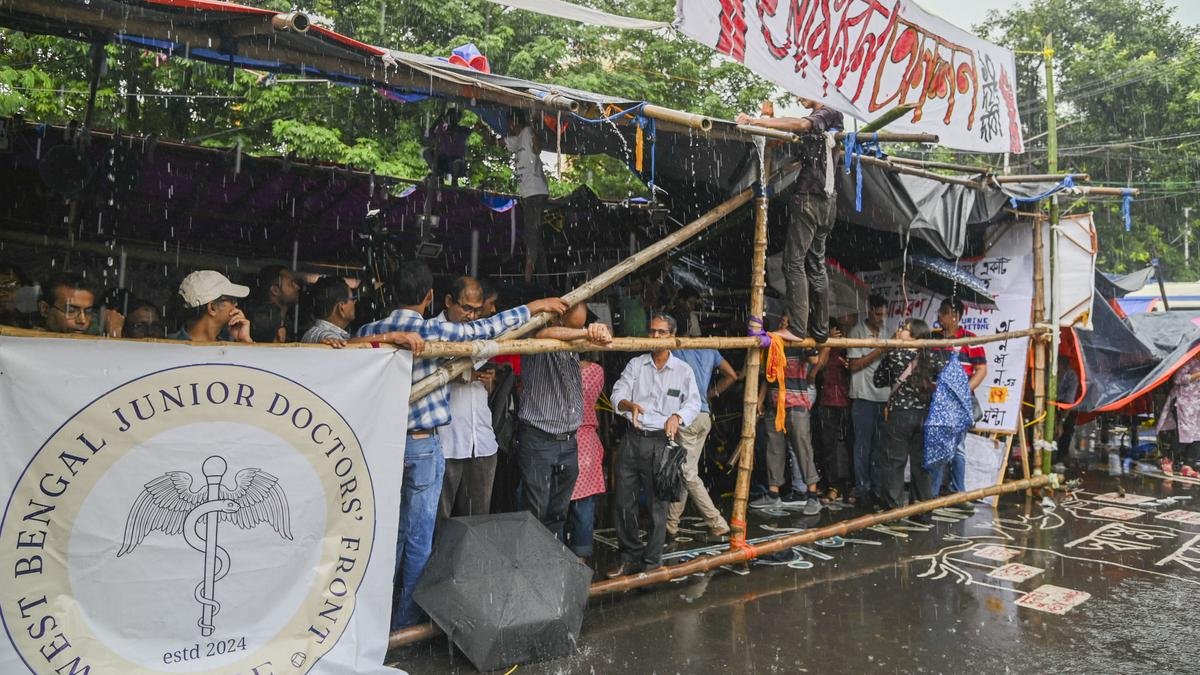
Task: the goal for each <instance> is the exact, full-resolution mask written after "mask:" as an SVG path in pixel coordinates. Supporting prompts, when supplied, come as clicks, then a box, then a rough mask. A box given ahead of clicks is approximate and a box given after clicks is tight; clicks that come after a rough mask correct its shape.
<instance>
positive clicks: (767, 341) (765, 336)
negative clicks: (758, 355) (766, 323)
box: [746, 314, 771, 349]
mask: <svg viewBox="0 0 1200 675" xmlns="http://www.w3.org/2000/svg"><path fill="white" fill-rule="evenodd" d="M746 335H749V336H750V337H756V338H758V341H759V344H760V345H761V346H762V348H763V349H767V348H768V347H770V346H771V334H770V333H768V332H767V331H765V330H763V318H762V317H761V316H754V315H753V314H751V315H750V318H748V319H746Z"/></svg>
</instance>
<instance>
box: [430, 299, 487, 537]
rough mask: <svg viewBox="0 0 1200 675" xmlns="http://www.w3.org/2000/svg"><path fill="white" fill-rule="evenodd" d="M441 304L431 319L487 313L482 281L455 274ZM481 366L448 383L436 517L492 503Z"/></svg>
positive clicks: (482, 510) (477, 511)
mask: <svg viewBox="0 0 1200 675" xmlns="http://www.w3.org/2000/svg"><path fill="white" fill-rule="evenodd" d="M442 304H443V309H442V312H441V313H440V314H438V315H437V317H436V318H435V319H434V321H446V322H450V323H454V324H465V323H469V322H471V321H475V320H476V319H482V318H484V317H485V316H490V314H488V313H487V308H486V307H485V304H486V299H485V297H484V290H483V285H482V284H480V283H479V281H478V280H477V279H475V278H474V277H470V276H462V277H458V278H457V279H455V280H454V281H453V282H452V283H451V284H450V289H449V291H448V292H447V293H446V294H445V296H444V298H443V301H442ZM483 365H484V364H483V363H477V364H475V366H476V367H475V369H473V370H471V371H468V372H466V373H464V374H463V375H462V377H461V378H459V379H456V380H454V381H452V382H450V384H449V385H448V388H449V390H450V423H449V424H448V425H446V428H445V432H444V433H443V434H442V455H443V456H444V457H445V458H446V470H445V473H444V474H443V475H442V495H441V498H440V501H439V502H438V517H439V518H443V519H444V518H450V517H458V516H477V515H483V514H486V513H488V512H489V511H490V508H491V504H492V486H493V484H494V483H495V480H496V462H497V456H496V455H497V452H498V451H499V443H498V442H497V440H496V430H495V429H494V428H493V427H492V409H491V408H490V407H489V406H488V392H487V388H486V387H485V385H484V382H483V379H484V377H487V376H484V375H483V373H482V371H480V370H479V368H481V367H482V366H483ZM489 372H490V371H489Z"/></svg>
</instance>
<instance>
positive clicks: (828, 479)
mask: <svg viewBox="0 0 1200 675" xmlns="http://www.w3.org/2000/svg"><path fill="white" fill-rule="evenodd" d="M0 272H4V270H0ZM247 282H248V283H247V284H238V283H234V282H233V281H231V280H230V279H229V278H227V277H226V276H225V275H223V274H221V273H220V272H217V271H214V270H199V271H195V272H192V273H191V274H188V275H187V276H186V277H184V278H183V280H182V281H181V282H180V284H179V287H178V292H177V294H176V297H175V298H174V300H173V303H172V304H173V305H177V306H176V307H174V308H173V309H172V310H171V311H169V312H168V313H169V314H170V315H171V316H172V317H173V323H171V325H168V322H166V321H164V320H163V312H162V311H161V310H160V308H158V307H157V306H155V305H154V304H152V303H149V302H145V301H142V300H139V299H137V298H134V297H132V296H130V295H129V294H127V293H125V294H122V293H116V294H114V293H109V294H106V295H105V296H103V297H100V295H99V294H98V292H97V291H96V290H95V289H94V288H92V287H91V286H90V285H89V284H88V282H87V281H85V280H84V279H83V278H81V277H78V276H72V275H69V274H57V275H54V276H52V277H51V278H49V279H47V280H46V281H45V282H44V283H42V284H40V288H39V296H38V301H37V316H38V317H39V320H40V321H39V325H40V328H42V329H43V330H46V331H52V332H59V333H87V332H92V333H98V334H104V335H108V336H113V337H134V338H137V337H159V338H164V337H165V338H174V339H178V340H190V341H194V342H213V341H241V342H260V341H263V342H288V341H300V342H306V343H322V344H325V345H328V346H330V347H335V348H340V347H343V346H345V345H347V344H350V343H354V342H373V343H390V344H394V345H395V346H396V347H398V348H402V349H408V350H411V351H412V352H413V353H414V354H419V353H420V352H421V351H422V350H423V348H424V345H425V342H426V341H430V340H439V341H471V340H484V339H491V338H494V337H496V336H498V335H500V334H501V333H503V332H505V331H508V330H510V329H513V328H516V327H518V326H521V325H523V324H524V323H525V322H527V321H529V320H530V318H531V317H532V316H534V315H537V314H538V313H541V312H547V313H549V314H551V315H553V316H554V317H555V319H554V320H553V321H552V322H551V324H550V325H548V326H546V327H544V328H542V329H541V330H540V331H539V332H538V333H537V337H541V338H553V339H559V340H568V341H570V340H584V341H587V342H588V343H591V344H592V345H595V346H596V347H598V348H602V347H604V346H607V345H608V344H609V343H611V341H612V339H613V332H612V328H611V327H610V326H608V325H606V324H604V323H601V322H599V321H596V320H590V319H592V318H593V317H590V316H589V311H588V308H587V306H586V305H585V304H578V305H575V306H572V307H568V306H567V305H566V303H564V302H563V301H562V300H561V299H559V298H554V297H548V298H541V299H538V300H533V301H531V302H528V303H526V304H523V305H518V306H515V307H512V308H509V309H504V310H499V309H498V302H499V293H498V292H497V290H496V289H495V288H493V287H492V286H491V285H490V284H489V283H487V282H486V281H481V280H478V279H474V278H472V277H459V278H457V279H454V280H453V281H452V282H451V283H450V284H449V286H448V288H446V290H445V293H444V294H443V295H442V297H441V298H440V299H439V300H440V301H439V302H438V303H437V304H438V305H439V306H440V307H441V311H440V312H439V313H437V314H436V315H433V316H430V315H431V314H432V312H431V308H432V307H433V306H434V304H435V292H434V278H433V275H432V273H431V271H430V270H429V268H428V267H427V266H426V265H425V264H424V263H422V262H419V261H412V262H407V263H405V264H403V265H401V266H400V267H399V269H398V272H397V273H396V275H395V276H394V278H392V279H388V280H387V286H388V288H389V290H390V294H391V297H392V298H394V301H395V307H393V308H391V311H390V313H389V314H387V315H386V316H383V317H382V318H379V319H378V320H368V319H370V318H373V317H362V316H360V315H359V313H358V311H357V301H358V298H359V292H360V290H362V289H357V288H355V287H352V283H349V282H348V281H347V280H346V279H344V278H341V277H333V276H330V277H321V278H318V279H316V280H315V281H313V282H312V283H309V284H308V285H307V287H306V288H303V287H302V285H301V283H300V280H298V279H297V277H296V276H295V275H294V274H293V272H292V271H291V270H288V269H286V268H280V267H268V268H264V269H263V270H261V271H260V272H259V273H258V274H256V275H254V276H253V277H252V278H250V279H247ZM677 296H678V297H677V301H676V302H674V303H672V305H671V307H670V310H673V311H668V310H666V309H663V310H657V309H653V308H651V309H649V310H647V312H648V315H649V316H648V319H647V320H646V330H645V335H647V336H649V337H670V336H674V335H676V334H677V333H678V332H679V331H680V325H681V322H685V321H686V322H687V323H686V324H684V325H689V328H688V331H689V332H690V333H692V334H699V332H700V329H699V322H698V321H696V312H695V311H694V309H695V306H696V300H697V299H698V294H696V293H694V292H683V293H679V294H677ZM0 299H3V298H0ZM298 304H303V306H304V307H306V309H307V311H306V313H307V314H308V315H309V316H308V317H307V318H306V320H305V321H303V322H301V323H299V325H300V327H301V328H302V330H296V326H297V322H296V321H295V320H294V317H295V315H296V307H297V305H298ZM867 304H868V308H867V311H866V312H865V313H864V316H863V317H862V321H861V322H860V321H859V317H858V315H853V314H852V315H847V316H842V317H837V318H835V319H833V320H831V321H829V322H828V324H827V326H828V328H827V330H828V335H830V336H833V337H840V336H842V335H846V334H848V335H850V336H851V337H861V338H881V337H897V338H902V339H907V338H911V339H922V338H930V337H936V336H939V335H946V336H953V337H963V336H965V335H969V333H967V332H966V331H965V330H963V329H962V328H960V327H959V325H958V323H959V319H960V318H961V316H962V312H963V306H962V304H961V303H960V302H958V301H957V300H947V301H946V302H945V303H943V305H942V307H941V308H940V311H939V324H940V326H941V331H942V332H941V333H935V332H933V331H931V330H930V329H929V326H928V325H927V324H926V323H925V322H923V321H920V320H917V319H911V320H908V321H906V322H904V323H903V325H902V326H901V327H900V328H899V329H898V330H897V331H896V333H895V334H894V335H892V336H886V335H884V334H883V330H884V321H885V319H886V303H885V301H884V300H883V299H882V298H880V297H878V296H874V295H873V296H871V297H870V299H869V301H868V303H867ZM5 307H8V305H5ZM951 351H953V350H947V349H921V350H915V349H914V350H890V351H887V350H882V349H868V348H854V349H850V350H848V351H847V350H845V349H842V348H831V347H828V346H821V347H819V348H817V349H806V348H787V349H786V350H785V365H784V367H783V369H782V372H781V373H779V378H780V379H781V383H780V385H781V386H777V385H775V384H769V383H767V382H766V381H765V380H763V381H761V382H759V383H757V385H758V387H759V388H758V395H759V396H758V400H759V416H760V418H762V419H761V423H762V425H763V433H762V434H760V437H761V438H762V439H763V442H762V443H761V449H760V450H761V452H762V460H761V463H762V464H763V465H764V466H765V468H766V472H765V483H766V490H765V492H764V493H763V494H762V495H761V496H759V497H758V498H756V499H755V500H753V501H752V502H751V504H750V505H751V507H752V508H755V509H768V508H788V507H795V508H797V509H798V510H801V511H802V512H803V513H804V514H806V515H816V514H817V513H819V512H820V511H821V509H822V508H823V507H824V506H826V505H828V504H829V503H831V502H834V501H843V500H844V501H845V502H849V503H858V504H861V505H863V506H873V507H875V508H879V509H883V508H894V507H897V506H900V505H902V504H904V503H906V502H907V501H909V500H910V499H918V500H924V499H930V498H932V497H933V496H936V495H937V494H938V492H939V490H940V489H941V487H942V486H941V483H942V475H943V473H944V474H946V475H947V476H948V477H949V480H948V481H947V483H948V484H947V486H946V487H947V489H949V490H954V491H957V490H962V489H963V485H962V477H961V471H960V470H958V469H957V468H956V467H955V463H956V462H959V460H960V457H959V456H960V455H961V448H960V450H959V452H958V453H956V455H955V457H954V458H953V459H952V460H950V461H948V462H946V464H945V465H939V466H934V467H927V466H924V463H923V462H922V452H921V450H922V443H921V439H922V434H921V430H922V426H923V422H924V420H925V418H926V416H927V415H928V414H929V407H930V405H931V401H932V398H933V392H934V391H935V389H936V387H937V386H938V384H937V383H938V375H939V373H940V371H941V370H942V369H943V368H944V367H945V365H946V364H947V363H948V362H949V360H950V357H949V354H950V353H951ZM958 360H959V362H960V363H962V364H963V368H964V371H965V375H966V376H967V377H969V378H970V385H971V386H972V388H973V387H974V386H976V385H977V384H978V383H979V382H980V381H982V379H983V377H984V375H985V374H986V367H987V366H986V360H985V359H984V358H983V352H982V349H980V348H978V347H963V348H961V350H960V353H959V355H958ZM439 365H440V364H439V361H438V360H436V359H417V360H415V361H414V365H413V380H414V381H420V380H421V379H423V378H425V377H427V376H429V375H431V374H432V373H433V371H434V370H435V369H436V368H437V367H438V366H439ZM514 366H515V367H514ZM740 377H741V376H740V373H739V372H738V371H737V370H736V369H735V368H734V367H733V365H731V364H730V363H729V362H728V361H727V360H726V359H725V358H724V357H723V356H722V355H721V354H720V352H718V351H716V350H712V349H695V350H679V351H675V352H672V351H670V350H668V349H658V350H655V351H652V352H651V353H648V354H643V355H640V356H634V357H633V358H632V359H631V360H629V362H628V363H627V365H626V366H625V367H624V370H623V371H622V372H621V375H620V377H619V378H618V379H617V380H616V381H615V382H614V383H613V384H612V387H611V393H610V395H609V398H610V400H611V404H612V406H613V409H614V411H615V413H616V414H617V415H618V416H620V417H621V418H623V419H624V420H625V422H627V424H625V425H623V426H624V429H623V431H624V433H623V434H621V435H620V441H619V451H618V452H617V453H616V455H615V459H613V460H611V461H610V462H607V464H609V465H611V474H610V475H611V483H612V485H611V487H612V501H611V506H612V508H613V516H614V525H615V528H616V534H617V542H618V546H619V548H620V561H619V563H618V564H617V565H616V566H615V567H614V568H613V569H611V570H608V571H607V574H608V575H609V576H614V577H615V576H619V575H625V574H630V573H634V572H637V571H641V570H646V569H653V568H655V567H657V566H659V565H661V564H662V555H663V549H664V547H665V546H666V545H667V544H668V543H669V542H670V541H672V540H674V539H675V538H676V537H678V536H679V533H680V528H681V523H682V520H683V514H684V511H685V507H686V505H687V504H688V503H691V504H693V506H694V509H695V510H696V511H698V512H699V514H700V518H701V519H702V521H703V523H704V528H705V531H704V532H700V533H698V534H697V533H696V532H695V531H689V534H696V537H698V538H700V539H701V540H703V541H706V542H720V541H725V540H727V538H728V536H729V533H730V527H729V523H728V522H727V521H726V519H725V518H724V517H723V516H722V515H721V512H720V510H719V509H718V508H717V506H716V504H715V503H714V500H713V498H712V495H711V493H710V489H711V488H712V486H711V485H706V484H705V483H704V481H702V480H701V478H700V465H701V460H702V457H703V456H704V451H705V447H706V443H707V440H708V436H709V433H710V430H711V428H712V415H711V408H710V403H711V401H712V400H713V399H715V398H716V397H719V396H720V395H722V394H723V393H724V392H725V391H727V390H729V389H730V388H731V387H732V386H733V385H734V384H735V383H736V382H737V381H738V380H739V379H740ZM604 380H605V371H604V368H603V367H601V366H600V364H599V363H598V357H597V356H596V355H594V354H583V355H580V354H578V353H575V352H550V353H539V354H530V355H525V356H523V357H520V359H519V360H516V359H513V358H511V357H510V358H508V359H506V358H505V357H497V358H496V359H494V360H492V361H487V362H482V363H479V364H476V367H475V368H474V369H473V371H471V372H470V373H468V375H466V376H464V377H463V378H461V379H459V380H456V381H453V382H451V383H449V384H448V385H445V386H442V387H439V388H438V389H437V390H435V391H434V392H433V393H431V394H430V395H429V396H427V397H425V398H423V399H421V400H420V401H418V402H415V403H413V404H412V406H411V407H410V411H409V418H408V421H407V441H406V449H405V459H404V466H405V468H404V476H403V481H402V486H401V490H402V495H401V505H402V506H401V514H400V523H399V538H398V544H397V594H396V610H395V615H394V619H393V625H394V627H397V628H398V627H403V626H408V625H412V624H414V623H416V622H418V621H420V620H421V619H423V614H422V613H421V610H420V609H419V608H418V607H417V606H416V605H415V604H414V603H413V600H412V591H413V589H414V588H415V586H416V583H417V581H418V580H419V578H420V576H421V574H422V572H423V570H424V567H425V565H426V562H427V560H428V558H429V555H430V552H431V548H432V542H433V535H434V531H435V529H436V526H437V522H438V520H439V519H443V518H450V517H457V516H468V515H479V514H486V513H491V512H496V511H502V510H511V509H517V508H519V509H527V510H528V511H530V512H531V513H532V514H533V515H534V516H535V517H536V518H538V520H539V521H540V522H542V523H543V524H544V525H545V527H546V528H547V530H549V531H550V532H551V533H552V534H553V535H554V536H555V537H557V538H558V539H560V540H561V541H562V542H563V543H564V544H565V545H566V546H567V547H568V548H569V549H570V550H571V551H573V552H574V553H575V554H576V555H578V556H580V557H581V558H584V559H585V560H588V559H590V558H591V557H592V555H593V530H594V528H595V526H596V520H597V513H596V511H597V509H596V506H597V497H598V496H599V495H602V494H605V493H607V492H608V490H609V487H610V485H609V483H610V481H609V480H607V479H606V478H607V476H606V470H605V466H606V461H605V450H604V447H603V444H602V443H601V440H600V436H599V434H598V432H597V430H598V427H599V421H598V418H597V401H598V400H599V399H600V397H601V396H602V394H603V392H604V390H605V382H604ZM517 391H519V396H517V395H515V392H517ZM773 411H775V412H778V413H780V414H779V415H776V414H774V412H773ZM777 417H778V419H776V418H777ZM670 444H678V445H679V446H681V447H682V448H683V450H684V451H685V453H686V454H685V459H684V462H683V467H682V473H683V482H684V485H685V492H684V494H683V495H682V499H680V498H679V496H678V495H665V494H660V493H659V492H656V488H655V482H654V471H655V460H656V458H657V457H658V456H659V454H660V453H662V452H663V451H664V449H665V448H666V447H667V446H668V445H670ZM906 466H907V467H908V470H909V472H910V475H911V479H910V480H908V481H907V482H908V483H909V485H910V487H911V491H912V496H911V497H906V494H905V484H906V480H905V470H906ZM643 509H644V511H645V513H646V515H648V517H649V522H648V523H643V521H642V520H641V517H642V511H643ZM643 531H644V532H645V535H644V536H643V534H642V532H643ZM696 537H693V538H696Z"/></svg>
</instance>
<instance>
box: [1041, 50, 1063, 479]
mask: <svg viewBox="0 0 1200 675" xmlns="http://www.w3.org/2000/svg"><path fill="white" fill-rule="evenodd" d="M1042 54H1043V55H1044V57H1045V61H1046V130H1047V136H1046V168H1047V170H1048V171H1049V172H1050V173H1055V172H1057V171H1058V127H1057V125H1058V121H1057V119H1058V117H1057V111H1056V110H1055V107H1054V38H1053V36H1051V35H1050V34H1049V33H1047V34H1046V38H1045V45H1044V48H1043V50H1042ZM1060 264H1061V261H1060V260H1059V259H1058V195H1057V194H1054V195H1051V196H1050V270H1049V272H1050V317H1049V323H1050V325H1051V326H1053V327H1054V330H1053V331H1051V333H1050V344H1049V346H1048V349H1049V353H1047V354H1046V368H1047V371H1048V374H1047V377H1046V398H1047V399H1048V400H1049V401H1054V400H1055V399H1057V397H1058V336H1059V334H1060V333H1061V332H1062V328H1061V327H1060V326H1059V316H1058V314H1059V311H1060V308H1059V305H1058V296H1059V294H1060V289H1059V285H1060V284H1059V280H1058V275H1057V274H1056V272H1055V270H1057V269H1058V266H1059V265H1060ZM1055 412H1056V411H1055V408H1054V406H1053V405H1047V406H1046V421H1045V426H1046V431H1045V437H1044V438H1045V439H1046V440H1051V439H1053V438H1054V437H1055V435H1056V430H1055V428H1054V421H1055V420H1054V413H1055ZM1050 462H1051V453H1049V452H1043V453H1042V472H1043V473H1050Z"/></svg>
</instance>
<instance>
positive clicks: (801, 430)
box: [766, 408, 821, 487]
mask: <svg viewBox="0 0 1200 675" xmlns="http://www.w3.org/2000/svg"><path fill="white" fill-rule="evenodd" d="M766 425H767V485H770V486H773V487H781V486H784V485H787V473H786V469H787V444H788V443H789V442H790V443H791V444H792V447H793V448H795V449H796V455H797V460H798V461H799V462H800V466H799V467H797V468H799V469H800V473H801V474H802V475H803V476H804V482H805V483H806V484H808V485H812V484H813V483H816V482H819V481H820V480H821V477H820V476H819V475H818V474H817V464H816V462H814V461H813V444H812V429H811V424H810V423H809V417H808V411H807V410H805V409H803V408H788V411H787V424H786V426H785V427H784V430H783V431H775V411H774V409H769V410H768V411H767V419H766Z"/></svg>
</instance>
